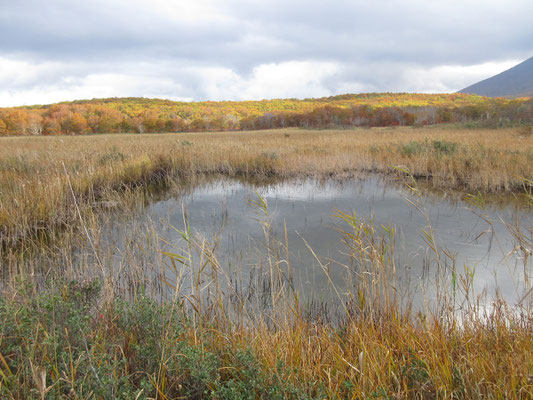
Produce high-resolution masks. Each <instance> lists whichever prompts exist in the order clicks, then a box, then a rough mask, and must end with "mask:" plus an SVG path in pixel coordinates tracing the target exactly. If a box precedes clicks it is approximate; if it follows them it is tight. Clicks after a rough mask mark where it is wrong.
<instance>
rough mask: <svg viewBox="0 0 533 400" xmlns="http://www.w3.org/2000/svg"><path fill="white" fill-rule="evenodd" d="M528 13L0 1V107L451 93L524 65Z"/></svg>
mask: <svg viewBox="0 0 533 400" xmlns="http://www.w3.org/2000/svg"><path fill="white" fill-rule="evenodd" d="M532 15H533V1H531V0H432V1H428V0H374V1H368V0H364V1H360V0H351V1H348V0H328V1H324V0H319V1H315V0H246V1H238V0H216V1H210V0H150V1H145V0H91V1H88V0H83V1H78V0H46V1H44V0H0V106H13V105H25V104H46V103H52V102H57V101H62V100H74V99H87V98H94V97H115V96H117V97H123V96H143V97H157V98H168V99H174V100H245V99H270V98H286V97H296V98H304V97H320V96H329V95H334V94H341V93H359V92H384V91H388V92H389V91H390V92H454V91H457V90H460V89H462V88H463V87H465V86H468V85H470V84H472V83H475V82H477V81H479V80H481V79H484V78H487V77H489V76H492V75H494V74H496V73H498V72H501V71H503V70H505V69H508V68H509V67H511V66H513V65H514V64H516V63H518V62H520V61H523V60H525V59H527V58H529V57H531V56H533V23H532V19H531V16H532Z"/></svg>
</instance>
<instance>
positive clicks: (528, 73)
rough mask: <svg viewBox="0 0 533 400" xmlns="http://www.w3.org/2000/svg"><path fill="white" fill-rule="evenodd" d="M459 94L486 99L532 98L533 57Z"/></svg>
mask: <svg viewBox="0 0 533 400" xmlns="http://www.w3.org/2000/svg"><path fill="white" fill-rule="evenodd" d="M459 93H468V94H477V95H480V96H487V97H511V98H516V97H533V57H531V58H529V59H527V60H526V61H524V62H522V63H520V64H518V65H516V66H514V67H513V68H510V69H508V70H507V71H504V72H502V73H500V74H498V75H494V76H493V77H491V78H488V79H485V80H483V81H480V82H478V83H475V84H473V85H471V86H468V87H467V88H464V89H463V90H460V91H459Z"/></svg>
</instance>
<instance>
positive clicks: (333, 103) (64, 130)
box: [0, 93, 533, 135]
mask: <svg viewBox="0 0 533 400" xmlns="http://www.w3.org/2000/svg"><path fill="white" fill-rule="evenodd" d="M532 121H533V99H514V100H511V99H506V98H487V97H481V96H476V95H467V94H459V93H456V94H408V93H366V94H345V95H339V96H332V97H324V98H316V99H314V98H313V99H303V100H298V99H274V100H261V101H219V102H214V101H202V102H178V101H171V100H160V99H147V98H108V99H93V100H78V101H72V102H62V103H57V104H52V105H34V106H22V107H11V108H0V135H72V134H91V133H93V134H94V133H145V132H210V131H238V130H259V129H272V128H285V127H302V128H316V129H323V128H336V127H353V126H363V127H364V126H367V127H373V126H379V127H386V126H427V125H434V124H440V123H466V124H472V125H473V126H479V127H485V128H498V127H506V126H515V125H521V124H531V122H532Z"/></svg>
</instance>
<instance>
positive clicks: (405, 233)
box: [104, 176, 532, 305]
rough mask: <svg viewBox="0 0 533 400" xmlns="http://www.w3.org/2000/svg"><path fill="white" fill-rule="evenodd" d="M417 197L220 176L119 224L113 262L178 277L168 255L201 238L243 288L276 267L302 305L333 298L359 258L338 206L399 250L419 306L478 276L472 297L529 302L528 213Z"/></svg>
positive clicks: (400, 190) (377, 184) (373, 182)
mask: <svg viewBox="0 0 533 400" xmlns="http://www.w3.org/2000/svg"><path fill="white" fill-rule="evenodd" d="M417 193H418V192H416V191H413V190H411V189H409V188H406V187H405V186H402V185H398V184H391V183H390V182H387V181H385V180H383V179H380V178H378V177H376V176H368V177H366V178H364V179H352V180H349V181H345V182H338V181H334V180H325V181H318V180H313V179H308V180H304V181H297V182H294V181H292V182H291V181H285V182H281V183H276V184H271V185H265V186H256V185H251V184H247V183H243V182H237V181H234V180H227V179H219V180H215V181H207V182H204V183H202V184H198V185H195V186H194V187H193V188H192V189H190V190H187V191H185V192H184V193H182V194H180V195H176V196H170V197H167V198H165V199H160V200H157V201H154V202H153V203H152V204H149V205H148V206H147V207H144V208H143V210H142V212H140V214H139V215H137V216H136V217H135V218H132V219H128V220H124V221H121V222H119V223H117V222H115V223H114V224H113V227H112V228H110V229H108V230H107V231H106V233H105V234H104V237H105V241H106V242H107V243H109V244H110V247H109V248H110V249H114V250H112V251H111V253H112V259H114V260H115V262H116V260H120V263H122V264H123V265H128V264H132V263H137V264H139V263H141V261H139V260H140V259H141V258H143V260H144V261H142V263H146V264H148V263H152V264H153V265H155V264H157V265H158V269H159V271H164V272H163V276H164V277H165V278H164V279H165V280H169V281H173V280H175V279H176V276H175V274H176V271H175V270H173V268H170V267H169V265H170V264H171V263H170V262H169V257H167V256H166V255H165V253H171V254H179V255H181V256H183V255H190V254H191V253H192V252H193V251H192V249H191V242H190V240H189V239H190V237H194V238H195V243H196V244H198V243H200V242H201V243H203V244H202V246H203V248H204V251H203V253H204V258H205V250H206V249H210V250H209V251H211V250H213V252H212V253H211V254H215V255H216V259H217V265H219V267H220V268H222V269H224V270H225V271H226V273H228V274H232V273H235V271H237V273H238V274H239V275H240V276H241V280H242V281H243V282H244V283H243V285H246V283H245V282H246V279H249V276H250V275H251V274H252V272H253V271H254V270H257V269H261V268H263V269H264V268H267V269H268V268H269V267H272V263H273V262H274V263H276V268H279V269H280V270H282V271H283V273H284V274H285V275H284V276H285V277H287V274H290V281H291V287H292V288H294V289H295V290H297V291H298V292H299V293H301V295H302V296H303V297H304V298H306V299H315V300H316V299H319V300H322V301H324V300H327V299H329V298H331V296H332V292H335V293H337V292H342V293H344V292H346V291H349V290H350V289H349V286H350V284H347V279H346V274H345V272H346V271H348V270H351V269H353V267H354V263H357V260H355V261H354V257H353V251H352V252H350V249H349V246H347V245H346V243H345V241H343V238H344V239H346V233H350V232H353V227H352V226H350V225H349V224H348V223H347V222H346V220H344V219H343V218H340V217H339V211H340V212H341V213H345V214H349V215H352V216H353V215H355V220H356V221H357V224H361V223H362V224H363V225H364V226H365V227H367V228H368V227H369V226H371V227H373V229H374V230H375V233H374V235H373V237H375V238H376V239H379V238H385V239H386V242H387V243H389V249H390V247H392V246H394V252H392V251H390V253H389V254H391V255H392V261H389V263H388V265H389V267H390V266H391V265H392V264H393V265H394V268H395V270H396V274H395V277H394V279H398V281H401V282H404V283H403V284H404V285H405V286H406V287H407V286H408V287H409V290H408V291H406V292H408V293H409V294H410V296H412V298H413V300H414V302H415V303H418V304H419V305H420V304H422V303H427V302H428V301H429V303H431V302H432V301H435V300H436V299H437V285H442V284H443V283H444V284H445V285H448V286H449V285H454V289H453V291H454V292H455V291H458V289H457V287H456V286H458V285H459V284H458V282H460V277H461V276H463V277H465V276H471V277H472V287H471V288H470V290H471V292H470V295H472V294H481V293H485V294H487V295H488V296H489V297H493V296H495V295H496V294H497V295H499V296H501V297H503V298H504V299H505V300H507V301H509V302H511V303H516V302H517V301H519V300H520V299H521V297H522V295H523V293H524V290H526V289H527V285H528V279H529V274H530V273H531V258H529V259H528V257H527V252H528V250H529V249H527V248H525V247H524V243H522V248H520V246H519V243H518V240H517V237H516V236H517V235H516V233H515V234H514V235H513V234H512V231H513V229H516V228H517V227H519V228H520V229H521V231H522V232H523V233H524V235H525V236H524V238H525V239H526V240H529V242H525V243H526V244H527V243H529V245H530V243H531V226H532V220H531V214H530V213H529V211H528V210H527V209H526V208H524V207H522V208H520V207H516V206H514V205H511V204H508V205H503V206H501V205H499V206H496V205H492V206H490V205H489V206H484V207H482V208H479V207H477V206H475V205H473V204H471V203H467V202H465V201H462V200H453V199H449V198H446V197H445V196H442V195H440V196H435V195H433V196H422V195H420V194H417ZM391 227H392V228H393V229H391ZM133 232H136V233H135V234H132V233H133ZM392 232H394V233H393V234H392ZM189 234H190V236H188V235H189ZM132 237H136V242H135V244H133V242H132V239H131V238H132ZM188 238H189V239H188ZM367 239H368V237H367ZM368 240H370V241H371V239H368ZM143 243H144V244H143ZM146 243H149V244H146ZM154 243H155V244H154ZM200 253H202V251H201V252H200ZM181 256H180V257H181ZM350 256H352V257H350ZM198 257H200V255H198V256H197V257H196V259H197V260H198V262H200V259H199V258H198ZM273 260H274V261H273ZM130 267H131V266H128V268H130ZM122 268H124V266H122ZM243 277H245V278H243ZM332 285H335V286H336V287H337V288H338V290H337V291H332ZM447 289H450V287H448V288H447ZM337 295H338V293H337Z"/></svg>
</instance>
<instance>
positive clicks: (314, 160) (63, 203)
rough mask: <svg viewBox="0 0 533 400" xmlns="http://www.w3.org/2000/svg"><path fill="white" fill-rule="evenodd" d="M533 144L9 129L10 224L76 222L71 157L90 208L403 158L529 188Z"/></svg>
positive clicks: (428, 134) (510, 139)
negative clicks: (181, 180) (184, 187)
mask: <svg viewBox="0 0 533 400" xmlns="http://www.w3.org/2000/svg"><path fill="white" fill-rule="evenodd" d="M450 144H451V147H450ZM532 149H533V137H521V136H520V135H517V133H516V131H515V130H475V131H469V130H454V129H437V128H430V129H411V128H405V129H404V128H397V129H391V128H383V129H379V128H377V129H357V130H340V131H339V130H335V131H304V130H294V129H291V130H275V131H264V132H237V133H235V132H232V133H188V134H150V135H148V134H144V135H98V136H83V137H72V136H70V137H38V138H34V137H13V138H2V139H1V141H0V233H1V234H2V236H3V239H2V241H3V242H6V241H9V240H11V241H12V242H14V241H18V240H19V239H20V238H24V237H27V236H35V235H36V233H38V232H40V231H42V230H43V229H46V228H48V227H50V226H54V225H55V226H62V225H63V226H64V225H67V224H70V223H71V222H72V220H73V213H74V210H73V208H72V198H71V196H70V194H69V190H67V182H66V181H67V179H66V174H65V171H64V169H63V163H64V165H65V166H66V170H67V171H68V172H67V173H68V176H69V178H70V180H71V182H72V185H73V187H74V189H75V193H76V196H78V198H79V201H80V203H81V204H80V207H81V208H82V211H85V210H86V208H87V207H88V208H89V209H92V208H94V206H95V205H96V206H98V205H101V204H102V202H107V201H117V200H120V199H123V198H124V196H123V193H122V192H125V191H126V192H127V191H128V190H129V189H132V188H136V187H139V186H141V187H146V186H149V185H154V183H157V182H159V183H162V182H164V181H165V180H166V179H167V178H168V177H172V176H182V177H186V176H188V177H192V176H194V175H198V174H211V173H219V174H224V175H228V176H246V177H254V176H256V177H259V178H261V179H263V178H265V177H271V178H272V177H280V178H283V177H294V176H309V175H311V176H336V177H339V178H343V177H347V176H350V175H351V174H354V173H356V172H358V171H374V172H380V173H386V174H390V173H394V174H398V171H397V170H396V169H395V166H399V165H400V166H403V167H406V168H407V169H408V170H409V171H411V173H412V174H413V175H414V176H415V177H418V178H421V179H427V180H429V181H430V183H431V185H432V186H433V187H435V188H442V189H460V190H464V191H469V192H478V191H480V192H510V191H522V190H523V185H524V182H527V180H531V179H532V178H533V150H532ZM105 204H106V203H104V205H105Z"/></svg>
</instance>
